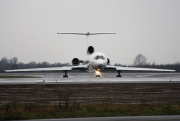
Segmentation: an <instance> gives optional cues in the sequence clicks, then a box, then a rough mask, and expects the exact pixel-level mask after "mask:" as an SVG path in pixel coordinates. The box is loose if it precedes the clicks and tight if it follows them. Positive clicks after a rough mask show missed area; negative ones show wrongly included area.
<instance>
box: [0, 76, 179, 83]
mask: <svg viewBox="0 0 180 121" xmlns="http://www.w3.org/2000/svg"><path fill="white" fill-rule="evenodd" d="M0 75H10V76H11V75H20V76H26V75H28V76H37V77H41V78H0V84H35V83H36V82H37V80H45V83H46V84H52V83H60V84H78V83H127V82H129V83H132V82H138V83H145V82H146V83H151V82H153V83H155V82H157V83H159V82H161V83H169V82H176V83H179V82H180V73H122V77H120V78H119V77H118V78H117V77H116V73H102V75H101V77H100V78H97V77H95V75H94V74H93V73H69V77H68V78H63V77H62V76H63V73H0Z"/></svg>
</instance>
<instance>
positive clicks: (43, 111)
mask: <svg viewBox="0 0 180 121" xmlns="http://www.w3.org/2000/svg"><path fill="white" fill-rule="evenodd" d="M179 114H180V104H81V105H79V104H71V105H69V106H68V107H67V106H66V105H44V104H18V103H9V104H3V105H0V120H15V119H16V120H20V119H40V118H77V117H101V116H144V115H179Z"/></svg>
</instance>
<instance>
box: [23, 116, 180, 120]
mask: <svg viewBox="0 0 180 121" xmlns="http://www.w3.org/2000/svg"><path fill="white" fill-rule="evenodd" d="M179 120H180V116H179V115H174V116H171V115H170V116H126V117H94V118H64V119H34V120H31V121H179ZM21 121H29V120H21Z"/></svg>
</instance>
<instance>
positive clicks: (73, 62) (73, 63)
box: [72, 58, 80, 66]
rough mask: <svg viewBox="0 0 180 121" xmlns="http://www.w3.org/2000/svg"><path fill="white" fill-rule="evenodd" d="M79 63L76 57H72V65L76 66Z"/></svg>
mask: <svg viewBox="0 0 180 121" xmlns="http://www.w3.org/2000/svg"><path fill="white" fill-rule="evenodd" d="M79 63H80V61H79V59H78V58H74V59H73V60H72V65H73V66H78V65H79Z"/></svg>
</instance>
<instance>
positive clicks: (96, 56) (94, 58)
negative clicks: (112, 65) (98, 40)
mask: <svg viewBox="0 0 180 121" xmlns="http://www.w3.org/2000/svg"><path fill="white" fill-rule="evenodd" d="M84 62H86V63H84V64H87V62H88V64H89V68H92V69H94V70H99V71H101V70H103V69H104V68H105V67H106V66H107V62H108V59H107V57H106V55H104V54H103V53H101V52H94V53H93V54H91V55H88V56H87V57H86V58H85V61H84Z"/></svg>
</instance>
